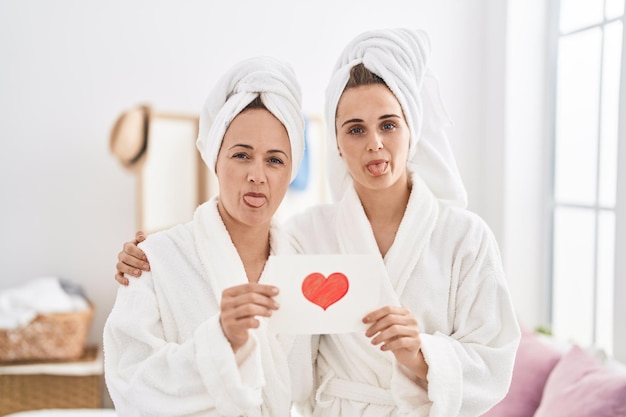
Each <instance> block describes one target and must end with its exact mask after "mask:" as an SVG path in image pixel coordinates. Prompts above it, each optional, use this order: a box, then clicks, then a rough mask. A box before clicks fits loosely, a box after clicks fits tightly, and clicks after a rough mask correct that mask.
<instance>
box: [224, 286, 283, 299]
mask: <svg viewBox="0 0 626 417" xmlns="http://www.w3.org/2000/svg"><path fill="white" fill-rule="evenodd" d="M249 293H256V294H260V295H264V296H266V297H273V296H275V295H277V294H278V288H277V287H275V286H273V285H264V284H258V283H255V282H251V283H248V284H241V285H237V286H234V287H230V288H226V289H225V290H224V292H223V293H222V296H228V297H237V296H239V295H242V294H249Z"/></svg>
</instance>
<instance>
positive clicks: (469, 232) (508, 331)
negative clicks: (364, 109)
mask: <svg viewBox="0 0 626 417" xmlns="http://www.w3.org/2000/svg"><path fill="white" fill-rule="evenodd" d="M288 226H289V227H288V230H289V232H290V234H292V237H293V239H294V242H295V245H296V246H297V247H298V249H299V251H302V252H304V253H308V254H313V253H319V254H323V253H346V254H363V253H372V254H378V255H379V256H380V252H379V250H378V247H377V245H376V241H375V239H374V235H373V232H372V229H371V226H370V224H369V222H368V220H367V218H366V216H365V212H364V211H363V208H362V206H361V203H360V200H359V199H358V196H357V194H356V191H355V190H354V188H353V187H350V188H349V189H348V190H347V191H346V193H345V195H344V197H343V199H342V200H341V201H340V202H339V203H337V204H335V205H327V206H320V207H314V208H312V209H310V210H309V211H307V212H304V213H303V214H301V215H299V216H297V217H295V218H293V219H292V220H291V222H290V223H289V225H288ZM384 262H385V265H386V267H387V271H388V275H389V277H390V280H391V286H393V288H394V290H395V293H394V291H390V292H391V294H384V295H383V298H384V299H385V301H384V304H401V305H403V306H405V307H408V308H409V309H410V310H411V312H412V313H413V314H414V315H415V317H416V318H417V320H418V323H419V329H420V336H421V339H422V352H423V355H424V358H425V360H426V362H427V363H428V365H429V370H428V375H427V378H428V386H427V387H426V386H422V385H421V384H420V383H419V382H418V381H417V380H416V379H415V378H414V377H412V376H411V374H410V372H408V370H406V369H403V366H401V365H399V364H398V363H397V362H396V361H395V358H394V356H393V354H392V353H390V352H382V351H380V349H379V347H378V346H374V345H372V344H371V343H370V339H368V338H366V337H365V335H364V334H357V333H354V334H337V335H323V336H321V337H319V338H318V339H317V340H318V342H319V346H318V348H319V351H318V353H317V363H316V368H315V369H316V372H315V373H314V374H313V375H312V376H311V375H309V378H304V377H303V378H300V379H298V380H294V381H293V382H294V384H297V385H298V387H294V390H295V391H299V392H301V393H307V392H308V393H310V397H309V398H308V399H307V400H304V405H303V407H304V410H305V414H308V413H312V414H313V415H314V416H339V415H341V416H342V417H351V416H375V417H384V416H412V417H419V416H431V417H454V416H462V417H469V416H479V415H481V414H483V413H484V412H485V411H486V410H488V409H489V408H490V407H492V406H493V405H495V404H496V403H497V402H498V401H499V400H500V399H502V398H503V397H504V395H505V394H506V392H507V390H508V386H509V383H510V379H511V374H512V370H513V362H514V357H515V352H516V349H517V345H518V341H519V328H518V325H517V321H516V318H515V314H514V309H513V307H512V303H511V300H510V297H509V293H508V289H507V285H506V282H505V277H504V272H503V269H502V263H501V259H500V253H499V250H498V247H497V244H496V241H495V239H494V237H493V235H492V233H491V231H490V229H489V228H488V226H487V225H486V224H485V223H484V222H483V221H482V220H481V219H480V218H479V217H478V216H476V215H474V214H472V213H471V212H468V211H467V210H465V209H462V208H457V207H451V206H448V205H445V204H443V203H441V202H440V201H439V200H437V199H436V198H435V197H434V196H433V194H432V192H431V191H430V189H429V188H428V187H427V186H426V185H425V184H424V182H423V181H422V180H421V179H420V178H419V177H418V176H415V175H414V176H413V187H412V191H411V196H410V201H409V204H408V207H407V210H406V213H405V215H404V218H403V220H402V223H401V225H400V228H399V230H398V233H397V235H396V238H395V240H394V242H393V245H392V247H391V248H390V249H389V251H388V253H387V254H386V256H385V257H384ZM313 353H315V347H314V348H313ZM311 382H312V384H313V387H312V391H309V390H310V389H311V386H310V384H311ZM302 395H304V396H305V397H306V394H302ZM300 400H303V398H300Z"/></svg>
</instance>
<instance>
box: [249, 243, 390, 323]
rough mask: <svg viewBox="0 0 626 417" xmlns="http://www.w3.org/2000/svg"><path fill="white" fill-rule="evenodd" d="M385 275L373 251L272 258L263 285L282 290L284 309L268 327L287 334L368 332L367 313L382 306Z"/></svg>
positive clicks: (280, 296) (275, 314)
mask: <svg viewBox="0 0 626 417" xmlns="http://www.w3.org/2000/svg"><path fill="white" fill-rule="evenodd" d="M387 279H388V278H387V270H386V269H385V265H384V263H383V261H382V259H381V258H380V257H379V256H375V255H279V256H270V257H269V259H268V261H267V264H266V265H265V271H264V272H263V277H262V279H261V280H262V282H261V283H263V284H268V285H275V286H276V287H278V288H279V290H280V293H279V294H278V295H277V296H276V297H275V299H276V301H277V302H278V304H279V305H280V307H279V309H278V310H277V311H274V312H273V313H272V317H270V319H269V322H268V328H269V330H270V331H271V332H275V333H284V334H331V333H351V332H362V331H365V330H366V329H367V325H365V324H364V323H363V321H362V320H363V317H365V316H366V315H367V314H368V313H370V312H372V311H374V310H376V309H377V308H380V307H381V305H380V299H381V292H382V288H383V285H382V283H383V280H387Z"/></svg>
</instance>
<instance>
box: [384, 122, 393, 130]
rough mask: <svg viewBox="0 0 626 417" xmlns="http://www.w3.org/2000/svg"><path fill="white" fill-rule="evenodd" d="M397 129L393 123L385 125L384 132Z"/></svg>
mask: <svg viewBox="0 0 626 417" xmlns="http://www.w3.org/2000/svg"><path fill="white" fill-rule="evenodd" d="M395 127H396V125H395V123H392V122H386V123H383V130H391V129H394V128H395Z"/></svg>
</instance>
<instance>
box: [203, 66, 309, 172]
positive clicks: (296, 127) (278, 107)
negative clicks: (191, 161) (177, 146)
mask: <svg viewBox="0 0 626 417" xmlns="http://www.w3.org/2000/svg"><path fill="white" fill-rule="evenodd" d="M256 97H260V98H261V101H262V102H263V104H264V105H265V107H266V108H267V109H268V110H269V111H270V112H271V113H272V114H273V115H274V116H275V117H276V118H277V119H278V120H280V122H281V123H282V124H283V125H284V126H285V128H286V129H287V134H288V135H289V141H290V142H291V157H292V168H291V179H292V180H293V179H294V178H295V176H296V174H297V173H298V168H299V167H300V162H301V161H302V156H303V154H304V118H303V117H302V94H301V93H300V85H299V84H298V81H297V80H296V76H295V73H294V72H293V70H292V69H291V67H290V66H289V65H288V64H286V63H284V62H281V61H279V60H277V59H274V58H269V57H257V58H251V59H247V60H244V61H242V62H240V63H238V64H236V65H234V66H233V67H232V68H231V69H230V70H229V71H228V72H227V73H226V74H224V75H223V76H222V77H221V78H220V79H219V80H218V81H217V84H216V85H215V87H214V88H213V90H212V91H211V93H210V94H209V96H208V98H207V99H206V102H205V103H204V106H203V107H202V112H201V113H200V127H199V132H198V140H197V142H196V145H197V147H198V150H199V151H200V154H201V155H202V159H203V160H204V162H205V163H206V164H207V166H208V167H209V168H212V169H213V171H215V165H216V162H217V154H218V153H219V150H220V147H221V145H222V140H223V139H224V134H225V133H226V129H228V126H229V125H230V123H231V122H232V121H233V119H234V118H235V117H236V116H237V115H238V114H239V113H240V112H241V111H242V110H243V109H244V108H245V107H246V106H247V105H248V104H250V103H251V102H252V101H253V100H254V99H255V98H256Z"/></svg>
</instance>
